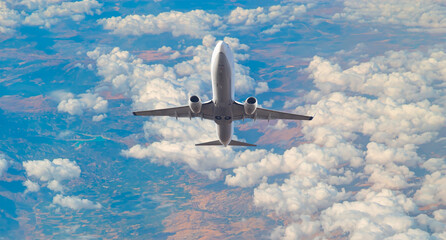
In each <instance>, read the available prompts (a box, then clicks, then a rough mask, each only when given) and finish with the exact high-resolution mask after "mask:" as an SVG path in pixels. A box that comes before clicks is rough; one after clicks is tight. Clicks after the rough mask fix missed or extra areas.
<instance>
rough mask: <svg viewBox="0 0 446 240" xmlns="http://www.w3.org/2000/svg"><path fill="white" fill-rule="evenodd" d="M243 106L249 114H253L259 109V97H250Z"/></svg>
mask: <svg viewBox="0 0 446 240" xmlns="http://www.w3.org/2000/svg"><path fill="white" fill-rule="evenodd" d="M243 107H244V109H245V113H246V114H247V115H252V114H254V112H255V111H256V109H257V99H256V98H255V97H249V98H247V99H246V101H245V103H244V104H243Z"/></svg>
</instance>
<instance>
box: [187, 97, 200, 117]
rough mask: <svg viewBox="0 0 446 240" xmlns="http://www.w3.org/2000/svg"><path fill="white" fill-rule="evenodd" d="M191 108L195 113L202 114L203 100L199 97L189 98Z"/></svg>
mask: <svg viewBox="0 0 446 240" xmlns="http://www.w3.org/2000/svg"><path fill="white" fill-rule="evenodd" d="M189 107H190V110H191V111H192V112H193V113H200V112H201V100H200V98H199V97H197V96H195V95H194V96H192V97H190V98H189Z"/></svg>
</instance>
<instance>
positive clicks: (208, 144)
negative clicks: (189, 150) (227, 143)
mask: <svg viewBox="0 0 446 240" xmlns="http://www.w3.org/2000/svg"><path fill="white" fill-rule="evenodd" d="M219 145H223V144H221V142H220V141H218V140H215V141H210V142H205V143H198V144H195V146H219Z"/></svg>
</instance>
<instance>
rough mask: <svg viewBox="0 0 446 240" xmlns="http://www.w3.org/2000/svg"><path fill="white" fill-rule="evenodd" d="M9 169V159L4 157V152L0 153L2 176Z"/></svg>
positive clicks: (0, 171)
mask: <svg viewBox="0 0 446 240" xmlns="http://www.w3.org/2000/svg"><path fill="white" fill-rule="evenodd" d="M7 169H8V161H7V160H6V159H5V158H4V156H3V155H2V154H0V177H1V176H2V175H3V173H4V172H6V170H7Z"/></svg>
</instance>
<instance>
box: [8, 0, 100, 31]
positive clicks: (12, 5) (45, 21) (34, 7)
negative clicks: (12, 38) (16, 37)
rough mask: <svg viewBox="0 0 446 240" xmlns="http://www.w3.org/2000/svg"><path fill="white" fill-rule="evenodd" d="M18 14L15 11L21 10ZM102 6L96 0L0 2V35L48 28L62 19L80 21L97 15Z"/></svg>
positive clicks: (11, 0) (10, 0)
mask: <svg viewBox="0 0 446 240" xmlns="http://www.w3.org/2000/svg"><path fill="white" fill-rule="evenodd" d="M22 6H25V7H26V8H25V9H22V10H21V11H20V12H19V11H18V10H16V9H19V8H22ZM101 7H102V4H101V3H99V2H98V1H97V0H81V1H75V2H66V1H60V0H36V1H34V0H22V1H13V0H7V1H6V2H5V1H2V2H0V33H4V34H11V33H14V30H15V28H16V27H18V26H20V25H26V26H42V27H45V28H50V27H51V26H53V25H55V24H57V23H58V22H59V21H60V20H62V19H71V20H73V21H76V22H79V21H82V20H83V19H84V18H85V16H86V15H94V14H99V13H100V12H101V11H100V8H101Z"/></svg>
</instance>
